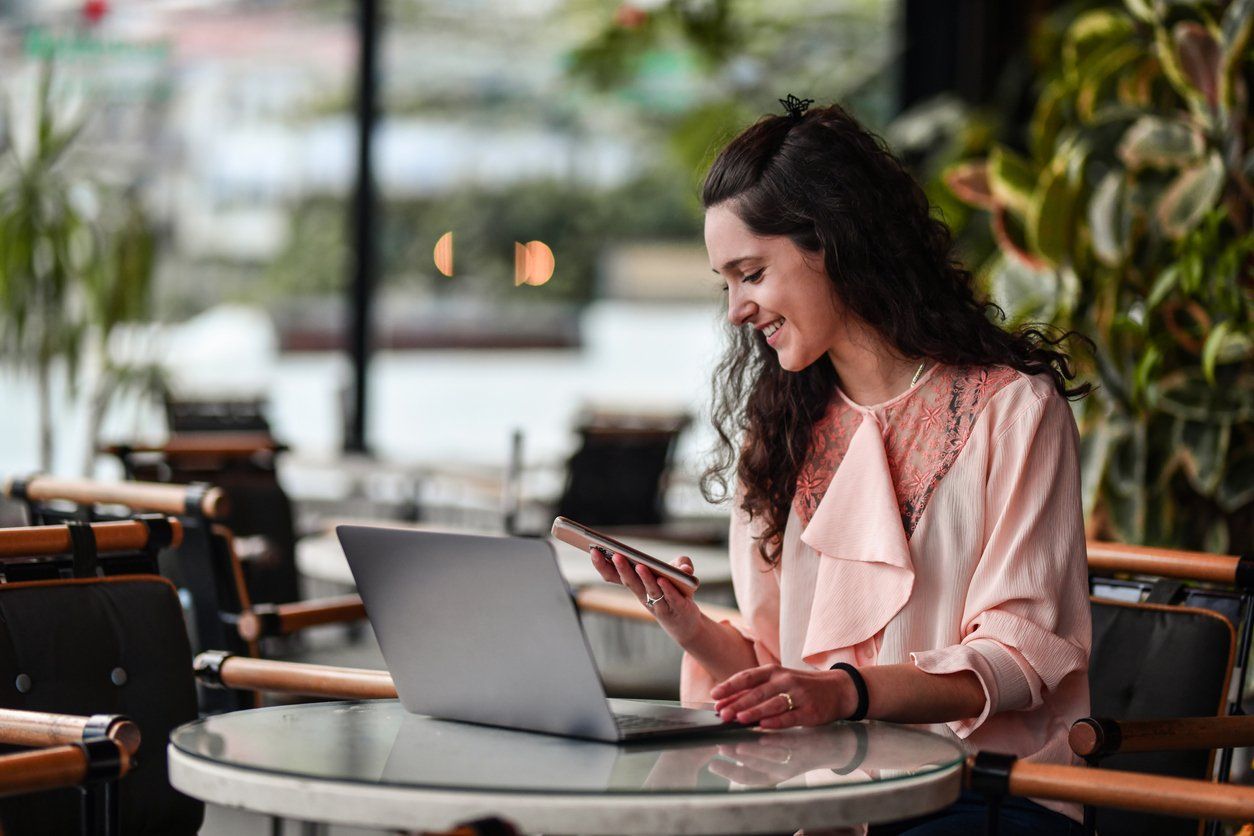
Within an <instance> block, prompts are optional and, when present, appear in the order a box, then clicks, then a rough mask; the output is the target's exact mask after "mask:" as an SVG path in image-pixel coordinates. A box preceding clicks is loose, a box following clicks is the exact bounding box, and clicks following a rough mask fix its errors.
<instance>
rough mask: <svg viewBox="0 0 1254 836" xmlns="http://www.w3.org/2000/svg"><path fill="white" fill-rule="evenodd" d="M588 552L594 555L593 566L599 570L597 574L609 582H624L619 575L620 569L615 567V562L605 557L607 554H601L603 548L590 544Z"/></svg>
mask: <svg viewBox="0 0 1254 836" xmlns="http://www.w3.org/2000/svg"><path fill="white" fill-rule="evenodd" d="M588 553H589V554H590V555H591V556H592V568H593V569H596V570H597V574H598V575H600V576H601V578H602V579H603V580H606V581H608V582H609V583H622V581H621V580H619V577H618V570H617V569H615V568H614V564H612V563H610V562H609V561H608V560H606V559H605V555H603V554H601V550H600V549H598V548H597V547H596V546H590V547H589V548H588Z"/></svg>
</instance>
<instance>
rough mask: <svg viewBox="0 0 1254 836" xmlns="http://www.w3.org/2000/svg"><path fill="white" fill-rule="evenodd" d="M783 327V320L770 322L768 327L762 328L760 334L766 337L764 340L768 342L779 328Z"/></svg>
mask: <svg viewBox="0 0 1254 836" xmlns="http://www.w3.org/2000/svg"><path fill="white" fill-rule="evenodd" d="M783 327H784V320H783V319H777V320H775V321H774V322H772V323H771V324H770V325H768V326H766V327H765V328H763V329H762V333H763V334H764V335H766V338H767V339H768V340H769V339H770V338H771V335H772V334H774V333H775V332H776V331H778V330H779V329H780V328H783Z"/></svg>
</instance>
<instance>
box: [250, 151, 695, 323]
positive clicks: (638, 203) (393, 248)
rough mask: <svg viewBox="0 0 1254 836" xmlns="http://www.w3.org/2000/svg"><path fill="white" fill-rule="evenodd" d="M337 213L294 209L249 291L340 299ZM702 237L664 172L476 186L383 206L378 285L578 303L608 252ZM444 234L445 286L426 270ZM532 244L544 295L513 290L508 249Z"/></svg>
mask: <svg viewBox="0 0 1254 836" xmlns="http://www.w3.org/2000/svg"><path fill="white" fill-rule="evenodd" d="M344 213H345V208H344V204H343V202H342V201H339V200H334V199H330V198H323V199H315V200H307V201H305V202H303V203H301V204H300V205H299V206H297V207H296V208H295V209H294V212H293V216H292V223H293V225H294V226H293V231H292V235H291V236H290V239H289V244H288V246H287V248H286V249H285V251H284V252H283V253H282V254H281V255H280V256H279V258H277V259H276V260H275V261H274V262H273V263H272V264H271V265H270V267H269V268H268V273H267V275H266V281H264V282H262V283H259V284H258V285H256V287H257V288H258V289H259V290H262V291H263V292H264V294H265V295H266V297H268V298H270V299H273V298H282V297H283V296H287V295H292V294H308V293H320V292H332V291H336V290H339V289H341V288H342V287H343V285H342V282H343V281H344V275H345V265H346V264H347V263H348V243H347V238H346V235H347V230H346V227H345V221H344ZM700 230H701V216H700V211H699V209H698V208H697V207H696V205H695V201H693V200H690V199H689V198H688V196H687V195H686V194H684V192H683V191H682V190H677V189H675V188H674V183H673V177H672V176H671V175H670V174H669V173H667V172H654V173H650V174H646V175H644V176H641V177H638V178H636V179H633V180H632V181H630V182H628V183H626V184H624V185H622V186H619V187H617V188H611V189H592V188H590V187H588V186H586V185H581V184H577V183H568V182H565V181H559V180H539V181H536V180H531V181H520V182H517V183H514V184H511V185H509V186H507V187H504V188H487V187H484V186H479V187H472V188H465V189H462V190H459V191H457V192H455V193H454V194H451V195H447V196H441V197H433V198H428V199H423V200H399V199H395V198H393V199H390V200H388V201H387V202H386V204H385V205H384V207H383V212H382V217H381V223H380V233H379V248H380V270H381V273H382V275H383V276H384V277H385V278H384V283H385V284H388V285H391V286H404V285H410V286H415V285H416V286H420V287H422V288H423V289H424V290H427V291H430V292H434V293H437V294H458V295H472V296H484V295H486V296H489V297H491V296H498V297H500V296H507V298H509V299H510V300H511V301H514V300H518V301H527V300H536V299H541V298H543V299H545V300H546V301H554V300H565V301H575V302H585V301H587V300H588V299H590V298H591V297H592V296H593V294H594V291H595V288H594V286H593V285H594V282H595V277H596V275H597V261H598V259H599V258H600V254H601V251H602V249H603V248H605V247H606V246H607V245H611V244H613V243H615V242H619V241H630V240H638V239H658V238H673V237H676V236H693V235H699V234H700ZM449 231H452V232H453V235H454V248H455V249H454V252H455V274H454V276H453V277H452V278H449V277H445V276H443V275H440V274H439V272H438V271H437V270H436V269H435V264H434V261H433V251H434V249H435V244H436V241H438V240H439V238H440V236H442V235H443V234H444V233H446V232H449ZM537 240H538V241H543V242H545V243H546V244H548V245H549V247H550V248H551V249H552V250H553V254H554V258H555V261H556V269H555V271H554V274H553V278H552V279H551V280H550V281H549V282H548V283H547V284H546V285H544V288H543V293H537V292H536V291H537V289H534V288H530V287H520V288H516V287H515V286H514V243H515V242H519V243H524V244H525V243H527V242H528V241H537Z"/></svg>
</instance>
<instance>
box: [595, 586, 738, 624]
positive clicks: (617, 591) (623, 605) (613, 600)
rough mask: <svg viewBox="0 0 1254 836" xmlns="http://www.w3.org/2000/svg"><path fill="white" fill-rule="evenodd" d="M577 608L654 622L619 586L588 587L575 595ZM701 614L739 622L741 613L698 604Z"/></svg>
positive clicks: (719, 619)
mask: <svg viewBox="0 0 1254 836" xmlns="http://www.w3.org/2000/svg"><path fill="white" fill-rule="evenodd" d="M575 606H577V607H578V608H579V611H580V612H594V613H599V614H601V615H612V616H615V617H617V618H626V619H630V620H632V621H653V620H654V619H653V613H651V612H649V610H648V609H647V608H646V607H645V606H644V604H641V603H640V602H639V601H637V600H636V596H635V595H633V594H631V592H630V591H628V590H626V589H623V588H622V587H619V586H587V587H584V588H583V589H580V590H579V591H578V592H576V593H575ZM697 606H698V607H699V608H700V609H701V612H703V613H705V614H706V615H707V616H708V617H710V618H712V619H713V620H715V621H739V620H740V613H739V612H738V611H737V610H735V609H733V608H732V607H721V606H719V605H718V604H705V603H701V602H698V603H697Z"/></svg>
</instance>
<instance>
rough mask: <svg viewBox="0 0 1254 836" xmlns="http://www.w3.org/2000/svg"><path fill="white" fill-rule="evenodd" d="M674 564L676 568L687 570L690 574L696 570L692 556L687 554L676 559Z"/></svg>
mask: <svg viewBox="0 0 1254 836" xmlns="http://www.w3.org/2000/svg"><path fill="white" fill-rule="evenodd" d="M674 565H675V568H677V569H681V570H683V571H685V572H687V573H688V574H689V575H691V574H693V571H694V570H693V568H692V558H690V557H688V556H687V555H684V556H683V557H681V558H679V559H678V560H676V561H675V563H674Z"/></svg>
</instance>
